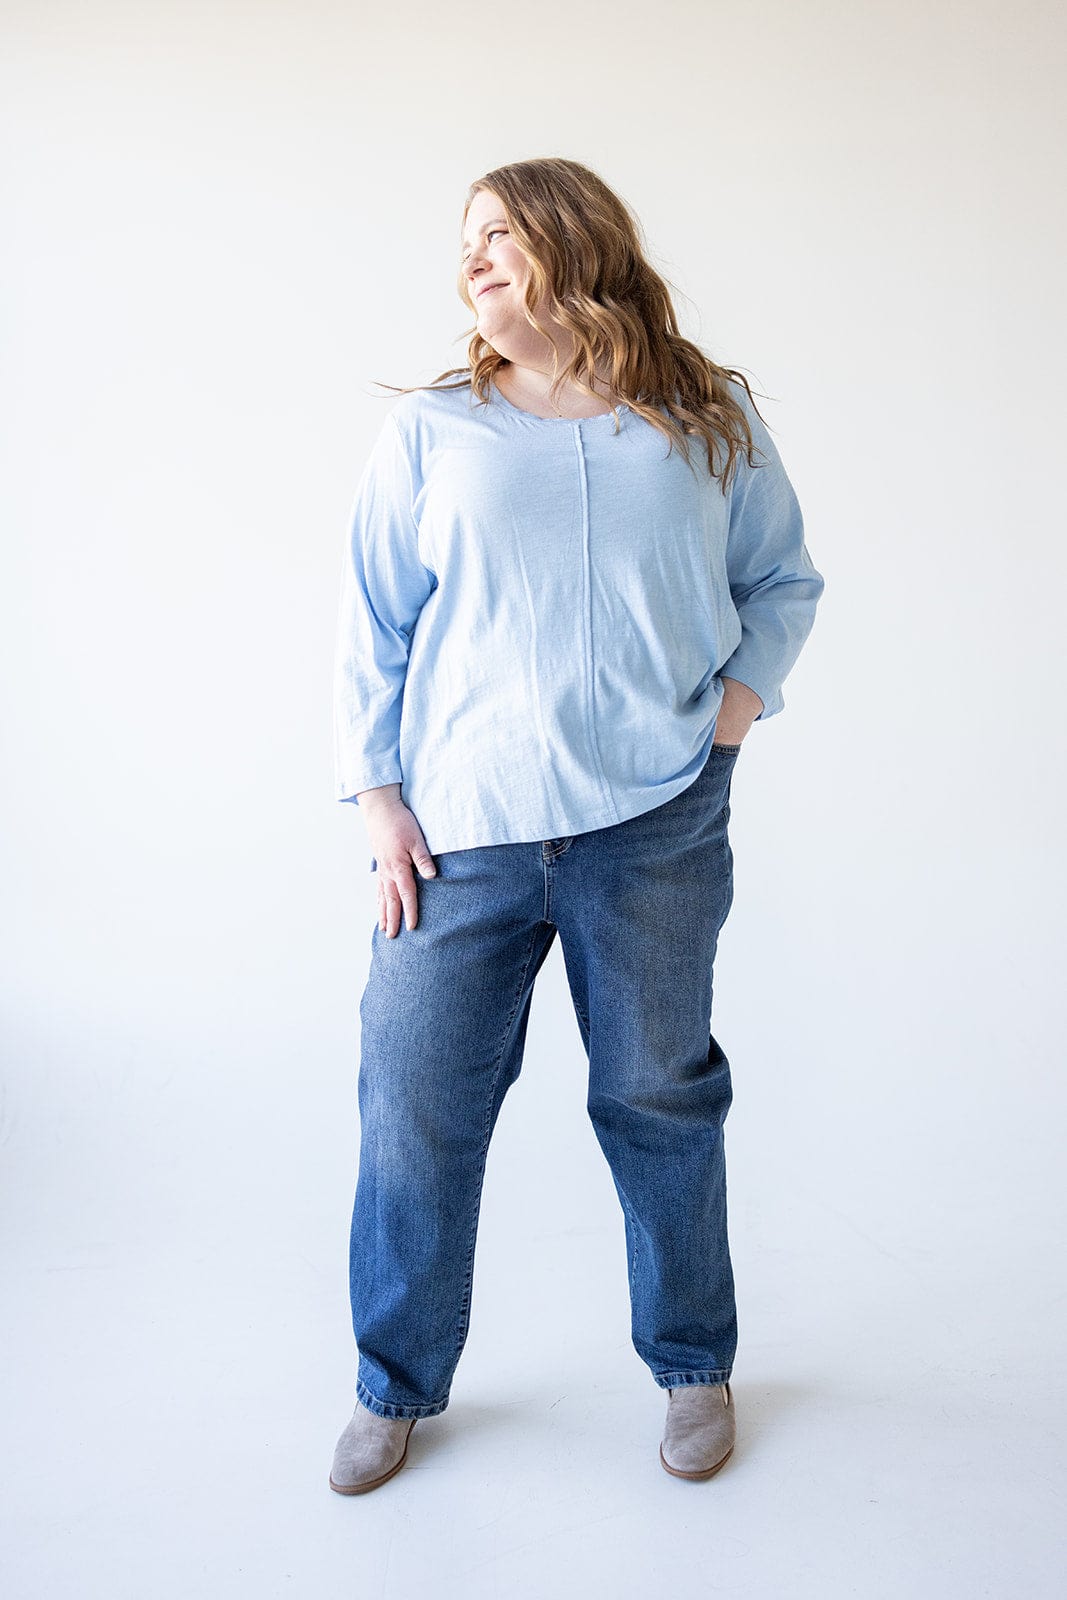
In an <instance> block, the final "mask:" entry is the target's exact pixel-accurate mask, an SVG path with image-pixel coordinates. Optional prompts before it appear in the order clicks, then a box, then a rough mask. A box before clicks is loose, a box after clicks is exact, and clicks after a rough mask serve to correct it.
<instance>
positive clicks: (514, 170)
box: [375, 156, 763, 494]
mask: <svg viewBox="0 0 1067 1600" xmlns="http://www.w3.org/2000/svg"><path fill="white" fill-rule="evenodd" d="M482 189H488V190H489V191H491V193H492V194H493V195H494V196H495V197H496V199H497V200H499V202H500V204H501V207H502V209H503V211H504V214H505V216H506V218H507V222H508V227H509V229H510V231H511V234H512V237H513V238H514V240H515V242H516V244H517V245H518V246H519V247H520V249H521V250H522V251H523V254H524V255H525V256H526V259H527V261H528V262H529V269H530V270H529V277H528V281H527V284H526V292H525V295H524V302H525V309H526V319H527V321H528V322H529V323H530V325H531V327H534V328H537V329H538V331H540V332H544V331H545V330H544V328H543V327H542V326H541V324H540V323H539V322H538V321H537V319H536V318H535V317H534V307H535V306H537V305H539V304H540V302H541V298H542V296H543V295H547V301H546V310H547V315H548V316H549V317H550V318H551V319H553V320H554V321H555V322H557V323H558V324H559V325H560V327H561V328H563V329H565V330H566V331H567V332H568V333H570V334H571V335H572V337H573V352H572V354H571V357H570V359H569V360H568V361H566V362H565V363H564V364H563V365H562V366H561V365H560V361H559V356H558V353H556V352H555V346H554V345H553V352H554V361H553V382H552V389H551V392H552V393H553V395H554V394H555V393H556V392H557V390H558V389H559V387H560V386H561V385H563V384H565V383H567V382H568V381H570V382H573V383H574V384H576V385H577V387H578V388H579V389H580V390H581V391H582V392H583V393H585V394H588V395H590V396H594V395H595V394H596V391H595V390H594V389H593V388H592V387H591V386H590V382H589V380H590V378H591V377H593V376H595V375H596V372H597V368H598V367H600V366H602V367H603V368H605V369H606V370H607V372H608V374H609V377H608V382H609V383H610V385H611V389H612V391H613V393H615V394H616V395H618V396H620V397H621V399H622V400H624V401H625V402H626V403H627V404H628V405H629V406H630V408H631V409H632V410H633V411H634V412H636V414H637V415H638V416H641V417H644V418H645V419H646V421H648V422H650V423H651V424H652V426H653V427H654V428H658V429H659V431H660V432H661V433H663V434H664V435H665V436H666V438H667V439H668V441H669V443H668V453H669V450H670V448H672V447H673V445H674V444H675V443H677V444H678V445H679V446H680V448H681V450H682V454H683V455H684V457H685V459H686V461H687V462H688V463H689V464H690V465H692V461H691V457H690V454H689V443H688V441H689V439H690V438H692V437H694V436H696V437H702V438H703V439H704V441H705V444H706V447H707V460H708V470H709V472H710V473H711V475H712V477H719V476H720V475H721V487H722V490H723V493H724V494H725V492H726V488H727V485H728V484H729V481H730V477H731V475H732V473H733V471H734V467H735V462H736V459H737V457H738V455H739V454H740V453H741V452H744V454H745V457H746V459H747V461H748V464H749V466H756V465H758V463H757V462H755V461H754V459H753V451H754V450H755V449H757V448H758V447H757V446H755V445H754V443H753V439H752V429H751V427H750V426H749V422H748V418H747V417H746V415H745V412H744V410H743V408H742V406H741V405H740V403H739V401H738V400H737V399H736V398H735V396H734V394H733V393H732V392H731V389H730V385H729V383H728V379H730V378H736V379H738V380H739V381H740V382H741V383H742V384H744V387H745V390H746V392H747V394H748V397H749V399H750V400H751V401H752V405H753V408H756V402H755V400H754V399H753V397H752V390H751V388H750V387H749V383H748V379H747V378H745V377H744V375H743V374H742V373H741V372H739V371H737V370H736V369H734V368H732V367H720V366H719V365H717V363H716V362H714V361H712V360H711V358H710V357H709V356H707V355H705V354H704V352H703V351H702V350H701V349H700V348H699V347H698V346H697V345H695V344H694V343H692V341H691V340H689V339H686V338H684V337H683V336H682V334H681V333H680V332H679V331H678V319H677V317H676V315H675V311H674V306H673V304H672V301H671V296H670V290H669V287H668V283H667V280H666V279H664V278H663V277H661V275H660V274H659V273H658V272H657V271H656V270H655V268H654V267H653V266H651V264H650V263H649V261H648V259H647V256H646V254H645V245H644V239H643V233H642V229H641V225H640V223H639V221H638V219H637V217H636V216H635V215H634V213H633V212H632V211H631V209H630V207H629V206H628V205H627V204H626V203H625V201H623V200H622V199H621V198H620V196H619V195H617V194H616V193H615V192H614V190H612V189H610V188H609V187H608V185H607V184H606V183H605V182H604V180H603V179H602V178H600V177H599V176H598V175H597V174H596V173H595V172H593V171H591V170H590V168H589V167H586V166H583V165H582V164H581V163H580V162H578V161H568V160H565V159H563V158H562V157H555V156H552V157H543V158H540V159H537V160H532V161H515V162H512V163H510V164H509V165H508V166H504V167H496V168H494V169H493V171H491V172H487V173H485V174H484V175H483V176H482V177H480V178H477V179H475V181H474V182H473V183H472V184H471V186H470V189H469V190H468V193H467V198H466V201H465V202H464V207H463V222H462V224H461V231H462V227H463V225H465V223H466V219H467V212H468V210H469V209H470V205H471V202H472V201H473V199H474V196H475V195H476V194H477V193H478V192H479V190H482ZM457 286H458V289H459V295H460V299H461V300H462V301H463V303H464V305H465V306H467V307H468V309H471V308H472V307H473V302H472V300H471V298H470V294H469V286H468V282H467V276H466V273H465V272H464V271H463V270H462V268H461V269H460V272H459V275H458V279H457ZM469 331H470V334H471V337H470V343H469V345H468V350H467V354H468V365H467V366H466V367H450V368H449V369H448V370H447V371H446V372H442V373H439V374H438V375H437V377H436V378H434V379H432V380H431V382H430V383H426V384H412V385H409V386H408V387H407V388H401V387H399V386H397V385H395V384H381V385H380V386H381V387H383V388H386V389H392V390H393V391H394V392H395V393H400V394H410V393H413V392H415V391H416V390H420V389H437V388H447V389H459V388H464V387H466V386H467V385H468V384H469V385H470V387H471V389H472V390H473V391H474V392H475V393H476V394H477V395H478V396H479V398H480V399H481V400H482V402H483V403H484V402H486V401H488V400H489V398H490V388H491V385H492V380H493V375H494V374H495V373H496V372H497V371H498V369H499V368H500V367H503V366H506V365H507V364H508V363H507V360H506V357H504V356H502V355H501V354H500V353H499V351H497V350H495V349H494V348H493V346H492V345H491V344H489V343H487V341H486V340H485V339H483V338H482V336H481V334H480V333H479V332H478V329H477V324H475V327H474V328H473V329H472V330H469ZM449 378H459V379H460V381H459V382H457V383H447V382H446V381H445V380H446V379H449ZM375 381H376V382H378V381H379V380H377V379H376V380H375ZM612 409H613V410H614V407H613V408H612ZM756 414H757V416H760V418H761V420H763V419H762V415H761V413H760V412H759V411H758V409H757V410H756ZM618 426H619V421H618V412H617V411H616V412H615V431H616V432H618ZM720 456H721V457H722V466H721V473H720V470H718V469H719V468H720V461H719V457H720Z"/></svg>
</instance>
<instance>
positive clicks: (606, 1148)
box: [350, 744, 740, 1417]
mask: <svg viewBox="0 0 1067 1600" xmlns="http://www.w3.org/2000/svg"><path fill="white" fill-rule="evenodd" d="M739 749H740V746H738V745H726V744H722V745H712V748H711V752H710V754H709V756H708V759H707V762H706V763H705V765H704V768H703V770H702V771H701V773H700V776H699V777H698V778H697V779H696V780H695V781H694V782H693V783H692V784H690V785H689V787H688V788H687V789H684V790H683V791H682V793H681V794H679V795H676V796H675V797H674V799H673V800H670V801H668V802H667V803H666V804H664V805H662V806H657V807H655V808H654V809H653V810H651V811H646V812H645V813H643V814H642V815H641V816H637V817H632V818H630V819H629V820H627V821H626V822H621V823H616V824H615V825H614V826H612V827H608V828H598V829H594V830H593V831H591V832H588V833H579V834H575V835H572V836H571V837H569V838H563V839H546V840H544V841H541V842H537V843H531V844H501V845H487V846H484V847H481V848H477V849H472V850H453V851H443V852H442V853H441V854H440V855H438V856H436V857H435V858H434V859H435V861H436V864H437V876H436V877H434V878H425V879H424V878H419V877H416V884H417V888H418V896H419V920H418V923H417V925H416V926H415V928H413V929H409V928H407V926H406V925H404V924H403V923H402V924H401V928H400V932H399V933H398V934H397V936H396V938H395V939H389V938H387V937H386V935H385V934H384V933H383V932H382V930H381V928H380V927H379V926H378V925H377V923H375V927H374V932H373V936H372V956H371V967H370V973H369V977H368V980H367V985H366V988H365V990H364V993H363V998H362V1000H361V1002H360V1019H361V1058H360V1066H359V1087H358V1096H359V1111H360V1159H359V1173H358V1179H357V1183H356V1196H355V1205H354V1208H353V1214H352V1232H351V1250H350V1288H351V1300H352V1325H353V1330H354V1333H355V1337H356V1344H357V1347H358V1353H359V1365H358V1372H357V1378H356V1394H357V1398H358V1399H359V1400H360V1401H361V1402H362V1403H363V1404H364V1405H365V1406H367V1407H369V1408H370V1410H371V1411H374V1412H377V1414H378V1415H379V1416H382V1417H432V1416H436V1415H437V1414H438V1413H439V1412H441V1411H443V1410H444V1409H445V1407H446V1406H447V1405H448V1400H449V1389H450V1386H451V1383H452V1378H453V1374H454V1372H455V1369H456V1366H457V1365H458V1362H459V1358H460V1356H461V1354H462V1352H463V1347H464V1344H465V1343H466V1338H467V1331H468V1327H469V1323H470V1314H471V1286H472V1281H473V1272H474V1249H475V1239H476V1234H477V1227H478V1213H479V1208H480V1204H481V1195H482V1184H483V1178H484V1174H485V1162H486V1155H487V1152H488V1148H489V1141H490V1139H491V1137H492V1133H493V1128H494V1126H495V1124H496V1120H497V1116H498V1114H499V1112H500V1107H501V1104H502V1102H503V1099H504V1096H505V1094H506V1093H507V1091H508V1088H509V1086H510V1085H511V1084H512V1083H514V1082H515V1080H516V1078H517V1077H518V1075H519V1070H520V1067H521V1064H522V1058H523V1051H524V1046H525V1039H526V1028H527V1022H528V1020H529V1015H530V1002H531V998H532V995H533V987H534V981H535V979H536V977H537V973H538V972H539V970H540V968H541V966H542V964H543V962H544V960H545V957H546V956H547V955H548V952H549V950H550V948H551V946H552V941H553V940H554V938H555V936H556V933H557V931H558V932H559V935H560V940H561V943H562V947H563V956H564V961H565V965H566V972H567V981H568V983H569V986H570V992H571V996H572V999H573V1002H574V1010H575V1014H576V1016H577V1019H578V1026H579V1029H580V1031H581V1036H582V1042H583V1044H584V1046H585V1050H586V1054H587V1057H588V1062H589V1094H588V1100H587V1109H588V1112H589V1116H590V1118H591V1120H592V1123H593V1128H594V1131H595V1133H596V1137H597V1140H598V1142H599V1144H600V1147H601V1149H602V1150H603V1152H604V1155H605V1157H606V1158H607V1161H608V1164H609V1166H610V1169H611V1173H612V1177H613V1179H614V1182H615V1188H616V1191H617V1193H618V1196H619V1201H620V1203H621V1206H622V1212H623V1219H624V1225H625V1235H626V1251H627V1261H628V1267H629V1287H630V1304H631V1311H632V1326H631V1336H632V1339H633V1344H634V1348H635V1349H636V1351H637V1353H638V1355H639V1356H640V1357H641V1359H642V1360H643V1361H644V1362H645V1363H646V1364H647V1366H648V1367H649V1369H650V1371H651V1373H652V1376H653V1378H654V1379H655V1381H656V1383H657V1384H659V1385H660V1387H662V1388H667V1387H673V1388H679V1387H680V1386H682V1385H683V1384H690V1383H725V1382H726V1380H727V1379H728V1378H729V1377H730V1376H731V1372H732V1368H733V1360H734V1355H735V1351H736V1347H737V1315H736V1307H735V1302H734V1280H733V1270H732V1267H731V1263H730V1251H729V1244H728V1240H727V1226H726V1165H725V1157H724V1151H723V1122H724V1120H725V1118H726V1114H727V1112H728V1110H729V1107H730V1102H731V1099H732V1089H731V1083H730V1066H729V1062H728V1060H727V1058H726V1056H725V1055H724V1053H723V1051H722V1048H721V1046H720V1045H719V1043H718V1041H717V1040H716V1039H715V1037H714V1035H713V1034H712V1033H711V1032H710V1027H709V1024H710V1019H711V1010H712V967H713V963H714V959H715V951H716V946H717V943H718V936H719V930H720V929H721V928H722V925H723V923H724V922H725V920H726V917H727V914H728V912H729V910H730V904H731V901H732V899H733V854H732V851H731V848H730V842H729V837H728V831H727V824H728V821H729V815H730V780H731V776H732V773H733V768H734V763H735V761H736V759H737V753H738V750H739Z"/></svg>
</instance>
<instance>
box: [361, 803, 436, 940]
mask: <svg viewBox="0 0 1067 1600" xmlns="http://www.w3.org/2000/svg"><path fill="white" fill-rule="evenodd" d="M358 799H359V804H360V809H361V810H362V811H363V813H364V819H365V821H366V824H367V833H368V835H369V836H370V844H371V851H372V853H373V855H374V858H375V860H376V861H377V863H378V874H377V876H378V926H379V927H380V928H381V929H382V931H383V932H384V933H385V936H386V938H388V939H395V938H396V936H397V934H398V933H399V932H400V914H401V910H403V912H404V916H405V921H406V924H407V927H408V929H409V931H410V929H412V928H414V927H415V925H416V923H417V922H418V920H419V895H418V888H417V886H416V883H415V873H414V871H413V870H412V868H413V866H415V867H418V869H419V872H420V873H421V874H422V876H423V877H424V878H434V877H436V876H437V867H436V866H435V865H434V859H433V856H432V855H431V854H430V852H429V850H427V848H426V840H425V839H424V838H423V833H422V829H421V828H420V827H419V823H418V819H417V817H416V816H415V813H414V812H413V811H410V810H409V809H408V807H407V806H406V805H405V804H404V802H403V800H401V798H400V785H399V784H398V783H387V784H383V785H382V787H381V788H380V789H364V790H363V791H362V792H361V793H360V795H359V796H358Z"/></svg>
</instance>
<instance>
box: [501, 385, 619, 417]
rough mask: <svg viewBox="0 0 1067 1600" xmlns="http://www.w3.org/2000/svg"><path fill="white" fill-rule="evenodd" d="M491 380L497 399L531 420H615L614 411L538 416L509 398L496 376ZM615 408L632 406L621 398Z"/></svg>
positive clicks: (506, 406)
mask: <svg viewBox="0 0 1067 1600" xmlns="http://www.w3.org/2000/svg"><path fill="white" fill-rule="evenodd" d="M489 381H490V384H491V386H492V390H493V395H494V398H495V399H497V400H499V401H500V402H501V404H502V405H503V406H504V407H505V408H506V409H507V410H508V411H514V413H515V415H516V416H517V417H528V418H529V420H530V421H531V422H549V423H553V424H555V423H558V422H569V423H570V424H571V425H572V426H573V424H574V423H576V422H613V421H614V420H615V412H614V411H594V412H592V413H591V414H590V415H589V416H588V417H541V416H538V414H537V412H536V411H525V410H524V409H523V408H522V406H517V405H516V404H515V403H514V401H513V400H509V399H508V397H507V395H506V394H505V393H504V391H503V389H501V388H500V386H499V384H498V383H497V381H496V379H495V378H491V379H490V380H489ZM615 410H616V411H629V410H630V406H629V404H628V402H627V401H625V400H620V401H619V402H618V404H617V406H616V407H615Z"/></svg>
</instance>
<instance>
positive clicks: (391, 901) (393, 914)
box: [379, 883, 400, 939]
mask: <svg viewBox="0 0 1067 1600" xmlns="http://www.w3.org/2000/svg"><path fill="white" fill-rule="evenodd" d="M379 926H380V927H381V929H382V932H383V933H384V934H385V936H386V938H387V939H395V938H396V936H397V932H398V931H399V928H400V899H399V896H398V895H397V892H396V885H395V884H394V883H389V884H383V886H382V904H381V915H380V919H379Z"/></svg>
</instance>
